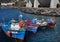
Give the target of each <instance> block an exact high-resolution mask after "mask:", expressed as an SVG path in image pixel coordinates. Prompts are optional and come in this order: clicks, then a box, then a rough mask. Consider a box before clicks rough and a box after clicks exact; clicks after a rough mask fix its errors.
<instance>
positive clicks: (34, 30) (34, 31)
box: [28, 27, 38, 33]
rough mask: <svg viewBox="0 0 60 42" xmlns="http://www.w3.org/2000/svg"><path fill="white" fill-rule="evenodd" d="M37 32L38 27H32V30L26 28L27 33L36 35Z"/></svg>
mask: <svg viewBox="0 0 60 42" xmlns="http://www.w3.org/2000/svg"><path fill="white" fill-rule="evenodd" d="M37 30H38V27H34V28H28V31H31V32H33V33H36V32H37Z"/></svg>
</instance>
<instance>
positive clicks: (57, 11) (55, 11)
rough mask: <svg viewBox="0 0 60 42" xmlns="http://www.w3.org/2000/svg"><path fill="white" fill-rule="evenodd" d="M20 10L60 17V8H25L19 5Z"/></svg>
mask: <svg viewBox="0 0 60 42" xmlns="http://www.w3.org/2000/svg"><path fill="white" fill-rule="evenodd" d="M20 10H21V11H23V12H25V13H30V14H33V15H44V16H55V17H60V8H25V7H21V8H20Z"/></svg>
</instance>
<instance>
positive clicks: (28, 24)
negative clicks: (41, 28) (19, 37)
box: [25, 20, 38, 33]
mask: <svg viewBox="0 0 60 42" xmlns="http://www.w3.org/2000/svg"><path fill="white" fill-rule="evenodd" d="M36 25H37V24H33V23H32V21H31V20H26V22H25V26H26V28H27V30H28V31H31V32H33V33H36V32H37V30H38V26H36Z"/></svg>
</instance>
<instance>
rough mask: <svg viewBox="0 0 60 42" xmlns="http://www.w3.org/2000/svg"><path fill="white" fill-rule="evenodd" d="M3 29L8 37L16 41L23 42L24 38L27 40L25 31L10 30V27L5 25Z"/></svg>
mask: <svg viewBox="0 0 60 42" xmlns="http://www.w3.org/2000/svg"><path fill="white" fill-rule="evenodd" d="M1 27H2V30H3V32H4V33H5V34H6V35H7V36H8V37H11V38H14V39H18V40H20V42H23V40H24V38H25V34H26V30H25V29H19V30H13V29H10V27H9V26H8V25H7V24H5V23H3V24H2V25H1Z"/></svg>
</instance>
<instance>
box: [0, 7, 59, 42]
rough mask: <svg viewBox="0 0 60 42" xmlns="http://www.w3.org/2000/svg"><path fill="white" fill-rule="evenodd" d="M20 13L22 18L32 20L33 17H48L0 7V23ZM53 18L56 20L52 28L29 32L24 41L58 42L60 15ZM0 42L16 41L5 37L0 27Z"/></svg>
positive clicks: (15, 17) (17, 17) (16, 17)
mask: <svg viewBox="0 0 60 42" xmlns="http://www.w3.org/2000/svg"><path fill="white" fill-rule="evenodd" d="M20 14H22V15H23V20H25V19H29V20H32V19H33V18H34V17H36V18H38V19H42V18H44V19H47V18H49V16H37V15H32V14H28V13H23V12H21V11H20V10H19V9H11V8H0V23H1V22H3V21H6V22H8V21H9V20H11V19H12V18H14V19H15V20H18V19H19V15H20ZM54 18H56V20H57V23H56V27H55V28H54V29H48V30H44V31H39V32H37V34H29V35H28V38H27V39H26V40H25V41H24V42H60V17H54ZM0 42H16V40H12V39H10V38H8V37H6V35H5V34H3V33H2V32H1V28H0ZM18 42H19V41H18Z"/></svg>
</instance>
